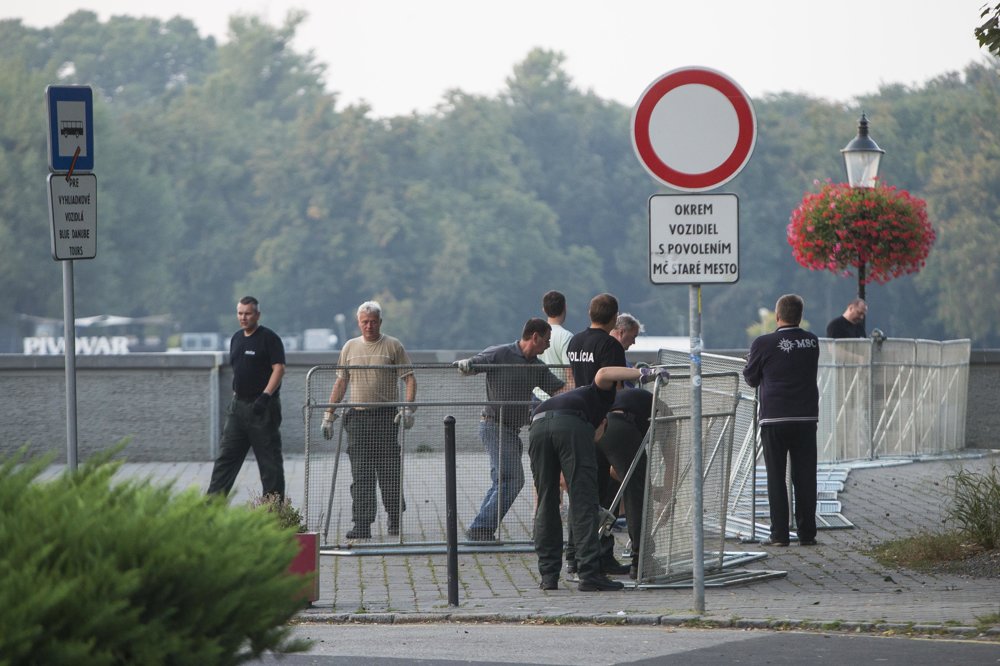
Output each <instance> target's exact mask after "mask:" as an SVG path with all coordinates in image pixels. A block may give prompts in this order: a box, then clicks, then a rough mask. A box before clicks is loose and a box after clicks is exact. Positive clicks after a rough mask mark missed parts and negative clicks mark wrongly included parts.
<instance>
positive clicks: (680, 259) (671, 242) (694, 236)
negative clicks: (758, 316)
mask: <svg viewBox="0 0 1000 666" xmlns="http://www.w3.org/2000/svg"><path fill="white" fill-rule="evenodd" d="M649 279H650V281H652V282H653V283H654V284H717V283H734V282H736V281H737V280H739V279H740V225H739V199H738V198H737V196H736V195H735V194H654V195H653V196H651V197H650V198H649Z"/></svg>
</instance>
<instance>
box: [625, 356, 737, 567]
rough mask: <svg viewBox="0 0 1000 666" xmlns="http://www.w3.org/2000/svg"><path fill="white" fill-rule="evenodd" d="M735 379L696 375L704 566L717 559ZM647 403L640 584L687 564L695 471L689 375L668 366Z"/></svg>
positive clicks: (728, 469) (733, 375) (720, 555)
mask: <svg viewBox="0 0 1000 666" xmlns="http://www.w3.org/2000/svg"><path fill="white" fill-rule="evenodd" d="M660 361H661V364H666V365H670V363H671V362H672V361H673V359H671V361H670V362H667V359H666V358H664V357H661V358H660ZM739 382H740V378H739V375H738V374H737V373H734V372H718V373H713V372H703V374H702V440H703V446H702V493H703V494H702V511H703V513H702V519H701V522H702V525H703V530H704V535H703V536H704V540H703V544H704V550H705V552H704V553H703V557H704V563H705V570H706V571H712V570H717V569H721V568H722V565H723V554H724V550H725V548H724V541H725V538H726V521H727V517H728V511H729V503H730V497H729V491H730V474H731V465H732V453H733V435H734V432H735V431H736V415H737V406H738V404H739V402H740V396H739ZM653 405H654V412H653V419H652V421H651V425H650V432H649V437H648V439H649V458H648V460H649V469H648V472H647V480H646V494H645V498H646V499H645V504H644V511H643V513H644V516H643V524H642V540H641V548H640V552H639V567H638V579H637V582H638V583H640V584H642V583H649V582H653V581H660V582H662V581H664V580H668V579H671V578H677V577H687V576H690V575H691V572H692V571H693V559H692V555H693V547H694V525H695V516H694V514H693V507H694V493H695V478H694V476H693V473H692V472H693V470H694V456H693V453H694V448H693V446H692V436H691V430H692V427H691V386H690V378H689V376H688V375H686V374H680V373H675V374H674V376H673V377H671V380H670V383H669V384H667V385H664V386H659V385H658V391H657V394H656V397H655V399H654V402H653Z"/></svg>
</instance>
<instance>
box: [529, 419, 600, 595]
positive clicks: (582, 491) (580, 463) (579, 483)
mask: <svg viewBox="0 0 1000 666" xmlns="http://www.w3.org/2000/svg"><path fill="white" fill-rule="evenodd" d="M594 452H595V448H594V427H593V426H592V425H590V424H589V423H587V422H586V421H584V420H582V419H580V418H578V417H576V416H572V415H559V416H552V417H549V418H545V419H541V420H538V421H535V422H533V423H532V424H531V430H530V432H529V435H528V457H529V458H530V459H531V475H532V477H533V479H534V483H535V491H536V492H537V493H538V506H537V508H536V509H535V527H534V539H535V553H536V554H537V555H538V572H539V573H540V574H541V575H543V576H546V575H553V574H555V575H558V574H559V570H560V569H561V568H562V549H563V525H562V518H560V517H559V495H560V490H559V473H560V472H562V474H563V476H565V477H566V484H567V485H568V486H569V502H570V506H571V507H572V508H573V509H572V511H571V513H570V521H571V525H572V534H573V539H574V541H575V544H574V545H575V546H576V560H577V566H578V569H579V573H580V577H581V578H588V577H590V578H592V577H595V576H599V575H600V574H601V562H600V544H599V543H598V539H597V520H598V512H597V508H598V495H597V462H596V460H595V455H594Z"/></svg>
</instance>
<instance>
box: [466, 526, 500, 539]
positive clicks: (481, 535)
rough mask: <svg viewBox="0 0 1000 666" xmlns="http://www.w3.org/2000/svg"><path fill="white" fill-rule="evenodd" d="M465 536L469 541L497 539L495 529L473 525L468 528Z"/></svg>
mask: <svg viewBox="0 0 1000 666" xmlns="http://www.w3.org/2000/svg"><path fill="white" fill-rule="evenodd" d="M465 538H466V539H468V540H469V541H496V540H497V539H496V537H495V536H493V530H488V529H484V528H482V527H472V528H469V529H468V530H466V532H465Z"/></svg>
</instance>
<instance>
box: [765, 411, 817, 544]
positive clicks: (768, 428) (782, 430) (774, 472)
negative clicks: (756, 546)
mask: <svg viewBox="0 0 1000 666" xmlns="http://www.w3.org/2000/svg"><path fill="white" fill-rule="evenodd" d="M760 440H761V443H762V444H763V447H764V465H765V466H766V467H767V503H768V506H769V508H770V511H771V539H772V540H773V541H788V527H789V525H788V486H787V485H786V484H785V470H786V461H787V460H791V472H792V474H791V476H792V488H793V489H794V491H795V526H796V531H797V532H798V535H799V539H800V540H809V539H815V538H816V422H815V421H812V422H805V423H775V424H768V425H763V426H761V427H760Z"/></svg>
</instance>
